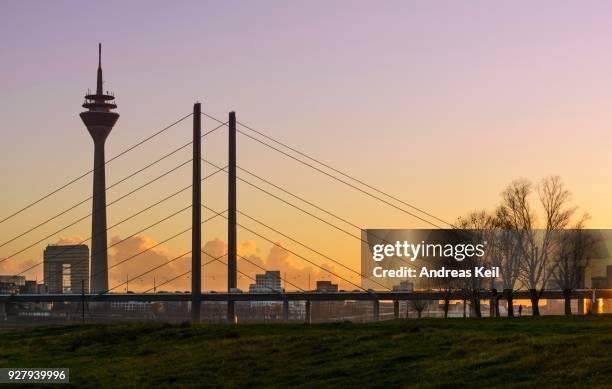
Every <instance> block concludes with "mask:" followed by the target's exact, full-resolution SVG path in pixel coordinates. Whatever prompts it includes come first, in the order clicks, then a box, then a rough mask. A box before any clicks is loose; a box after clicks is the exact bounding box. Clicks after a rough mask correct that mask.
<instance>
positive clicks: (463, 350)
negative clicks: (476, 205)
mask: <svg viewBox="0 0 612 389" xmlns="http://www.w3.org/2000/svg"><path fill="white" fill-rule="evenodd" d="M0 367H69V368H70V370H71V371H70V378H71V382H72V383H73V384H75V385H76V386H78V387H87V386H91V387H94V386H95V387H99V386H103V387H125V386H133V387H142V386H168V385H170V386H172V385H177V386H241V387H254V386H255V387H259V386H277V387H281V386H282V387H286V386H304V387H329V386H342V387H367V386H387V387H397V386H412V385H418V386H423V387H427V386H440V385H446V386H455V385H473V386H476V385H477V386H498V385H501V386H516V387H523V386H525V385H529V386H544V387H553V386H562V387H567V386H568V384H570V385H575V386H578V387H584V386H602V387H603V386H612V316H589V317H585V316H581V317H579V316H574V317H541V318H531V317H523V318H514V319H508V318H500V319H447V320H444V319H423V320H408V321H393V322H381V323H375V324H350V323H341V324H317V325H310V326H306V325H301V324H287V325H282V324H275V325H244V326H229V325H213V326H210V325H202V326H189V325H178V326H177V325H163V324H143V325H122V324H117V325H83V326H68V327H46V328H34V329H27V330H6V329H5V330H0Z"/></svg>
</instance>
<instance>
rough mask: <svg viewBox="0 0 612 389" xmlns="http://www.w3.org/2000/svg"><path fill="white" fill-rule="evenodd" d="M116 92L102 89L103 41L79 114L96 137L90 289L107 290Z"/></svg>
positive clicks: (98, 291) (94, 137) (94, 139)
mask: <svg viewBox="0 0 612 389" xmlns="http://www.w3.org/2000/svg"><path fill="white" fill-rule="evenodd" d="M114 100H115V96H114V95H113V94H111V93H109V92H108V91H107V92H104V91H103V79H102V45H101V44H100V45H99V46H98V77H97V83H96V93H95V94H91V93H87V94H86V95H85V103H84V104H83V108H87V111H85V112H81V114H80V116H81V119H82V120H83V123H85V126H86V127H87V130H88V131H89V134H90V135H91V137H92V139H93V141H94V170H93V206H92V209H93V210H92V216H91V291H92V292H93V293H101V292H106V291H107V290H108V255H107V247H106V245H107V238H106V175H105V159H104V144H105V142H106V138H107V137H108V134H110V132H111V130H112V129H113V126H114V125H115V123H116V122H117V119H119V114H118V113H116V112H112V111H111V110H113V109H115V108H117V105H116V104H115V102H114Z"/></svg>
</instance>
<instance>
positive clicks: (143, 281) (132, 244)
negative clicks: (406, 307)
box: [0, 235, 358, 292]
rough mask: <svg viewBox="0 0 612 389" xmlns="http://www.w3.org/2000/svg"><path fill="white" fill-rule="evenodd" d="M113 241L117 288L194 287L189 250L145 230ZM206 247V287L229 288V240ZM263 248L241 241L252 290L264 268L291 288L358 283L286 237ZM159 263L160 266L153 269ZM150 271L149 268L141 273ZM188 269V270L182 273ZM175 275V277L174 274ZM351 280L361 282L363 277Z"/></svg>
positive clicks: (16, 265)
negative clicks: (287, 244) (295, 250)
mask: <svg viewBox="0 0 612 389" xmlns="http://www.w3.org/2000/svg"><path fill="white" fill-rule="evenodd" d="M81 241H83V239H82V238H81V237H62V238H60V239H59V240H58V241H57V242H56V244H60V245H65V244H78V243H81ZM85 243H88V242H85ZM109 243H110V245H112V247H111V248H110V249H109V250H108V263H109V268H110V269H109V287H111V288H113V287H115V288H114V289H113V292H125V290H126V279H128V278H129V279H130V281H129V289H130V291H140V292H142V291H145V290H149V289H152V288H153V287H154V284H155V285H156V286H158V287H157V291H162V290H163V291H187V290H190V289H191V273H190V270H191V255H190V254H189V255H185V256H183V257H182V258H179V259H176V260H173V259H174V258H176V257H177V256H179V255H181V254H182V253H183V252H171V251H170V250H169V249H168V247H167V246H165V245H164V244H158V242H157V241H156V240H155V239H153V238H151V237H149V236H146V235H137V236H134V237H130V238H128V239H125V240H122V238H121V237H120V236H113V237H111V239H110V242H109ZM186 250H188V249H186ZM202 250H203V251H204V252H205V253H206V254H205V253H203V254H202V264H203V265H204V264H205V266H204V267H203V268H202V287H203V290H216V291H225V290H227V255H225V254H227V242H226V241H224V240H222V239H219V238H215V239H211V240H209V241H207V242H206V243H205V244H204V246H203V248H202ZM262 251H263V250H262V249H261V248H259V247H258V246H257V243H256V242H255V241H254V240H247V241H243V242H240V243H239V244H238V255H239V257H238V259H237V265H238V270H239V272H238V287H239V288H241V289H242V290H245V291H246V290H248V287H249V284H251V283H254V282H255V281H254V280H253V279H254V278H255V275H256V274H261V273H264V269H266V270H279V271H280V272H281V277H282V278H286V279H287V282H286V283H285V282H283V286H286V288H287V289H288V290H295V289H305V290H307V289H309V288H314V287H315V285H316V280H331V281H333V282H338V281H340V288H343V289H354V288H355V287H354V286H351V285H349V284H347V283H343V281H342V280H338V279H337V278H336V277H335V276H333V275H331V274H330V273H329V272H326V271H325V270H322V269H320V268H318V267H316V266H313V265H310V264H308V263H307V262H305V261H304V260H302V259H300V258H298V257H296V256H295V255H293V254H292V253H291V252H290V251H289V250H287V249H285V248H284V247H283V244H282V242H277V243H276V244H274V245H272V246H271V247H270V248H269V250H268V251H267V252H265V253H262ZM241 256H242V257H244V258H246V259H244V258H241ZM305 256H306V255H305ZM215 258H216V259H215ZM307 258H309V259H311V260H313V261H314V262H316V263H317V264H320V265H321V267H322V268H323V269H327V270H329V271H331V272H334V273H336V274H337V273H338V271H337V269H335V268H334V267H333V266H332V265H330V264H329V263H322V262H321V261H320V260H319V259H317V258H316V257H315V256H310V255H308V256H307ZM41 260H42V258H41V259H31V260H25V261H24V260H19V261H15V260H13V259H9V260H7V261H4V262H2V263H0V274H17V273H19V272H21V271H23V270H24V269H26V268H28V267H30V266H33V265H35V264H36V263H37V262H39V261H41ZM155 267H158V269H157V270H155V271H151V272H148V271H149V270H151V269H153V268H155ZM146 272H148V273H147V274H144V275H142V274H143V273H146ZM188 272H189V274H186V275H183V276H181V277H179V276H180V275H182V274H184V273H188ZM37 274H39V275H40V274H42V265H41V266H38V267H35V268H34V269H32V270H31V271H29V272H27V273H26V276H27V277H28V279H34V278H35V277H36V275H37ZM40 278H41V277H38V279H40ZM174 278H176V279H175V280H172V279H174ZM169 280H171V281H169ZM309 280H310V284H309ZM167 281H169V282H167ZM352 281H355V282H356V283H358V279H356V280H352ZM292 284H293V285H292Z"/></svg>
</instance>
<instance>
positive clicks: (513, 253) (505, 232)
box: [492, 205, 525, 317]
mask: <svg viewBox="0 0 612 389" xmlns="http://www.w3.org/2000/svg"><path fill="white" fill-rule="evenodd" d="M495 216H496V217H495V221H496V226H497V231H496V239H495V252H494V254H493V257H492V258H493V259H492V265H493V266H497V267H498V268H499V273H500V276H501V282H502V288H503V290H504V294H505V295H506V309H507V312H508V316H510V317H512V316H514V303H513V301H514V300H513V296H512V293H513V291H514V289H515V288H516V286H517V284H518V282H519V275H520V273H521V253H522V247H523V244H524V243H523V240H524V235H525V233H524V232H523V231H522V230H517V225H516V223H515V222H514V221H515V219H514V217H513V215H512V214H511V213H510V210H509V209H508V208H507V207H505V206H504V205H502V206H500V207H499V208H498V209H497V211H496V212H495ZM496 309H497V312H499V307H497V308H496ZM498 314H499V313H498Z"/></svg>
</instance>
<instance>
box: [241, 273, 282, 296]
mask: <svg viewBox="0 0 612 389" xmlns="http://www.w3.org/2000/svg"><path fill="white" fill-rule="evenodd" d="M281 291H282V288H281V277H280V271H278V270H273V271H266V273H265V274H256V275H255V283H254V284H251V285H249V292H250V293H269V292H281Z"/></svg>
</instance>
